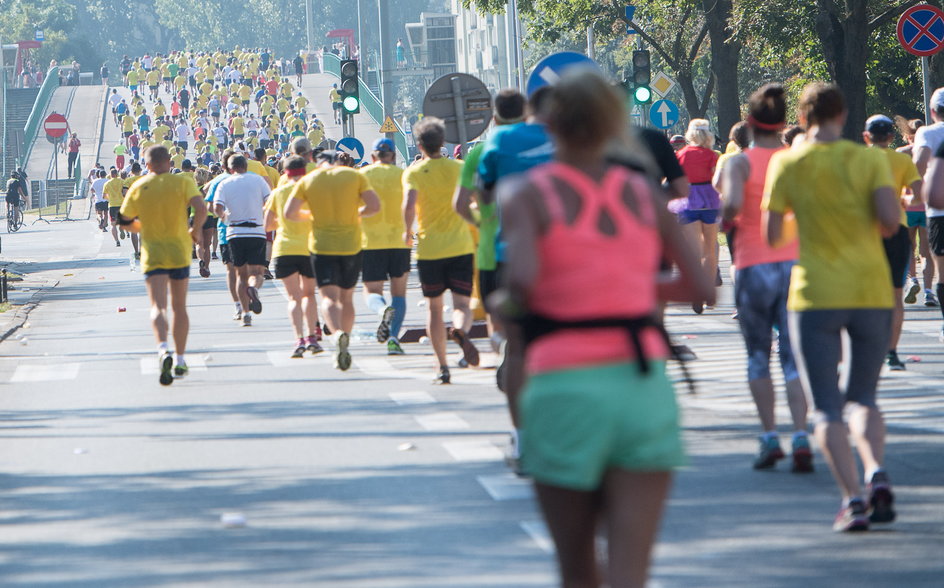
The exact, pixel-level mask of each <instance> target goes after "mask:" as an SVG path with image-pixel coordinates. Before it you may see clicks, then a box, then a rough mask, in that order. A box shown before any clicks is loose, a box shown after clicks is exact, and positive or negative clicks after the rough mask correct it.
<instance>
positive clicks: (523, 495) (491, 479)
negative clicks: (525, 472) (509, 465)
mask: <svg viewBox="0 0 944 588" xmlns="http://www.w3.org/2000/svg"><path fill="white" fill-rule="evenodd" d="M476 480H478V482H479V484H481V485H482V487H483V488H485V491H486V492H488V495H489V496H491V497H492V500H495V501H497V502H502V501H505V500H529V499H532V498H534V490H533V489H532V486H531V483H530V482H529V481H528V480H526V479H524V478H521V477H519V476H517V475H515V474H512V473H506V474H499V475H495V476H478V477H477V478H476Z"/></svg>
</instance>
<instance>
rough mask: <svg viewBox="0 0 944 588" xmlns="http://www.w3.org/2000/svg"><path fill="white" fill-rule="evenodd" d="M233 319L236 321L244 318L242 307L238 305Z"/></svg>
mask: <svg viewBox="0 0 944 588" xmlns="http://www.w3.org/2000/svg"><path fill="white" fill-rule="evenodd" d="M233 320H234V321H241V320H243V309H242V308H240V307H239V306H237V307H236V314H234V315H233Z"/></svg>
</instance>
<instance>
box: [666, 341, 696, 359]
mask: <svg viewBox="0 0 944 588" xmlns="http://www.w3.org/2000/svg"><path fill="white" fill-rule="evenodd" d="M672 355H674V356H675V359H677V360H678V361H695V360H696V359H698V356H697V355H695V352H694V351H692V350H691V348H690V347H689V346H688V345H673V346H672Z"/></svg>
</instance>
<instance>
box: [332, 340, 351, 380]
mask: <svg viewBox="0 0 944 588" xmlns="http://www.w3.org/2000/svg"><path fill="white" fill-rule="evenodd" d="M350 344H351V336H350V335H349V334H347V333H345V332H343V331H342V332H341V333H339V334H338V349H337V351H335V355H334V367H336V368H338V369H339V370H341V371H342V372H344V371H347V370H348V369H349V368H350V367H351V352H350V351H348V350H347V348H348V346H349V345H350Z"/></svg>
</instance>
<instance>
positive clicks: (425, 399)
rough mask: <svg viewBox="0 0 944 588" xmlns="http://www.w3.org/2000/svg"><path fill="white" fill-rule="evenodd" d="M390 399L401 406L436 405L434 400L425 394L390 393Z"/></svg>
mask: <svg viewBox="0 0 944 588" xmlns="http://www.w3.org/2000/svg"><path fill="white" fill-rule="evenodd" d="M390 399H391V400H393V401H394V402H396V403H397V404H399V405H401V406H403V405H414V404H435V403H436V399H435V398H433V396H432V395H431V394H429V393H427V392H391V393H390Z"/></svg>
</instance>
